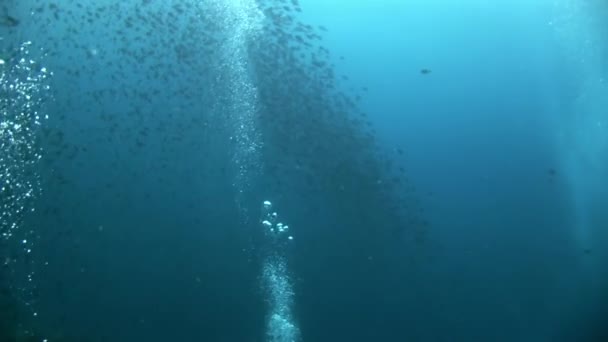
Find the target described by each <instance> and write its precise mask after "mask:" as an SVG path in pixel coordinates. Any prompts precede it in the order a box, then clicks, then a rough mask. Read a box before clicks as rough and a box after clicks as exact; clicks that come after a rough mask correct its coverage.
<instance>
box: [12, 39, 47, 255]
mask: <svg viewBox="0 0 608 342" xmlns="http://www.w3.org/2000/svg"><path fill="white" fill-rule="evenodd" d="M31 45H32V43H31V42H25V43H23V44H22V45H21V46H20V47H19V48H18V51H16V54H15V55H14V56H12V57H11V58H10V59H7V60H5V59H3V58H0V237H1V238H2V239H4V240H9V239H11V238H12V237H13V236H14V234H15V231H16V229H18V228H19V227H20V226H21V222H22V220H23V218H24V215H25V214H26V213H27V212H28V211H33V210H34V207H33V205H32V201H33V200H34V198H35V197H36V196H37V195H38V194H39V193H40V191H41V189H40V176H39V174H38V172H37V166H38V164H39V162H40V160H41V159H42V154H43V149H42V147H41V146H40V144H39V141H38V135H39V133H40V130H41V125H42V122H43V121H44V120H46V119H48V115H44V114H42V112H41V110H42V105H43V102H44V101H45V100H46V99H48V98H49V97H50V96H49V95H50V94H49V93H50V86H49V84H48V83H49V82H48V81H49V78H50V77H51V76H52V73H51V72H49V71H48V70H47V69H46V68H44V67H41V66H40V64H39V63H38V62H36V61H35V60H34V59H32V57H31V56H30V47H31ZM27 251H29V248H28V249H27Z"/></svg>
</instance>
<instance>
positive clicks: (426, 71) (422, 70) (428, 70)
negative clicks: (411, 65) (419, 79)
mask: <svg viewBox="0 0 608 342" xmlns="http://www.w3.org/2000/svg"><path fill="white" fill-rule="evenodd" d="M420 73H421V74H423V75H428V74H430V73H431V69H420Z"/></svg>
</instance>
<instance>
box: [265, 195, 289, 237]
mask: <svg viewBox="0 0 608 342" xmlns="http://www.w3.org/2000/svg"><path fill="white" fill-rule="evenodd" d="M278 217H279V215H278V214H277V212H276V211H273V210H272V203H271V202H270V201H264V203H263V204H262V226H263V227H264V232H265V234H266V235H269V236H272V237H283V236H285V235H286V234H287V232H288V231H289V226H288V225H286V224H284V223H282V222H278V221H279V220H278ZM287 240H293V236H291V235H287Z"/></svg>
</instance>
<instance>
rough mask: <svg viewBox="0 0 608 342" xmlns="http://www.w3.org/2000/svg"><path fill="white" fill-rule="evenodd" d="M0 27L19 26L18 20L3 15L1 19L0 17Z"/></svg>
mask: <svg viewBox="0 0 608 342" xmlns="http://www.w3.org/2000/svg"><path fill="white" fill-rule="evenodd" d="M0 25H2V26H6V27H15V26H17V25H19V20H17V19H16V18H14V17H11V16H10V15H8V14H4V15H2V17H0Z"/></svg>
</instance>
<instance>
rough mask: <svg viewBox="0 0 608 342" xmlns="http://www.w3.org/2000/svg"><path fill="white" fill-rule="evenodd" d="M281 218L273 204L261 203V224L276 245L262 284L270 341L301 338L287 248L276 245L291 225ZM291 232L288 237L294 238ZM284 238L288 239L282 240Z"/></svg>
mask: <svg viewBox="0 0 608 342" xmlns="http://www.w3.org/2000/svg"><path fill="white" fill-rule="evenodd" d="M277 221H278V214H277V213H276V212H275V211H273V210H272V203H271V202H270V201H264V202H263V204H262V218H261V222H262V227H263V228H264V234H265V235H266V236H267V237H268V238H269V239H271V242H272V246H271V248H274V250H273V251H271V253H269V254H268V255H267V256H266V259H265V260H264V265H263V270H262V280H263V287H264V289H265V290H266V294H267V297H266V299H267V303H268V306H269V314H268V318H267V320H268V321H267V333H266V335H267V338H268V341H269V342H295V341H299V340H300V338H299V336H300V331H299V329H298V327H297V326H296V324H295V323H294V319H293V314H292V310H293V295H294V292H293V286H292V284H291V281H290V279H289V273H288V268H287V260H286V257H285V255H284V247H283V246H281V245H279V244H277V241H279V240H278V239H279V237H282V236H286V235H287V231H288V230H289V226H288V225H286V224H283V223H281V222H277ZM292 239H293V237H292V236H291V235H288V236H287V240H292ZM281 240H282V241H285V240H283V239H281Z"/></svg>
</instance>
